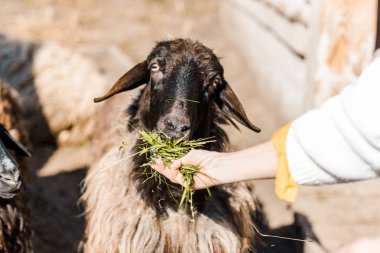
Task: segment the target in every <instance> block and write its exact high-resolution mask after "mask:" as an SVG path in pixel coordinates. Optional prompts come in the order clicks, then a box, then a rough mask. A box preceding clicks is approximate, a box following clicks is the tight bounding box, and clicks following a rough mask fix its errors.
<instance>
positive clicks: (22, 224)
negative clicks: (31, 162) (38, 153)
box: [0, 81, 33, 253]
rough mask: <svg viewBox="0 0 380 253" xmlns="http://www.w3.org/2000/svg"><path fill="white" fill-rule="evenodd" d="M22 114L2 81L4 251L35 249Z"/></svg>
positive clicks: (0, 237)
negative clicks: (29, 207) (22, 181)
mask: <svg viewBox="0 0 380 253" xmlns="http://www.w3.org/2000/svg"><path fill="white" fill-rule="evenodd" d="M20 117H21V113H20V107H19V105H18V101H17V98H16V96H15V94H14V91H12V90H11V88H10V87H8V86H6V85H5V84H4V83H3V82H1V81H0V252H6V253H8V252H9V253H16V252H17V253H20V252H21V253H24V252H28V253H29V252H33V249H32V241H31V231H30V228H29V211H28V208H27V198H26V193H25V189H24V187H21V185H22V183H21V178H23V179H24V180H26V179H27V171H26V162H25V159H24V158H23V156H30V153H29V151H28V150H27V149H26V148H25V147H24V146H23V145H22V144H21V143H26V142H27V137H26V133H25V131H24V128H23V125H22V122H21V118H20ZM7 129H8V130H9V132H8V130H7ZM10 133H12V134H13V136H14V137H12V135H11V134H10ZM16 139H17V140H16Z"/></svg>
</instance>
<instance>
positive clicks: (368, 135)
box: [286, 57, 380, 185]
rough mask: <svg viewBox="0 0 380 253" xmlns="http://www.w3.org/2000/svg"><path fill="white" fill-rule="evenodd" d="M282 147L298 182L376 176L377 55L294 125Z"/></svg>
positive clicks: (379, 160) (379, 135) (379, 149)
mask: <svg viewBox="0 0 380 253" xmlns="http://www.w3.org/2000/svg"><path fill="white" fill-rule="evenodd" d="M286 152H287V157H288V163H289V170H290V173H291V175H292V177H293V178H294V179H295V181H296V182H297V183H299V184H308V185H318V184H332V183H339V182H345V181H355V180H364V179H370V178H375V177H379V176H380V57H378V58H377V59H375V60H374V61H373V62H372V63H371V64H370V65H369V66H368V67H367V68H366V70H365V71H364V72H363V73H362V75H361V76H360V78H359V80H358V83H357V84H355V85H350V86H348V87H346V88H345V89H344V90H343V91H342V92H341V93H340V94H339V95H337V96H334V97H332V98H330V99H329V100H327V101H326V102H325V103H324V104H323V105H322V106H321V108H320V109H317V110H312V111H309V112H307V113H306V114H304V115H303V116H301V117H300V118H298V119H297V120H296V121H295V122H294V123H293V124H292V126H291V128H290V129H289V133H288V136H287V140H286Z"/></svg>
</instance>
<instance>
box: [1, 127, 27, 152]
mask: <svg viewBox="0 0 380 253" xmlns="http://www.w3.org/2000/svg"><path fill="white" fill-rule="evenodd" d="M0 140H1V141H2V142H3V143H4V146H5V147H7V148H9V149H12V150H14V151H15V152H16V153H17V154H18V155H22V156H32V154H31V153H30V152H29V150H28V149H27V148H26V147H25V146H24V145H22V144H21V143H19V142H18V141H16V140H15V139H14V138H13V137H12V135H11V134H10V133H9V132H8V130H7V129H6V128H5V127H4V126H3V125H2V124H0Z"/></svg>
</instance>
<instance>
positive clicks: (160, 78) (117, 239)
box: [82, 39, 260, 253]
mask: <svg viewBox="0 0 380 253" xmlns="http://www.w3.org/2000/svg"><path fill="white" fill-rule="evenodd" d="M143 84H146V86H144V87H143V89H142V91H141V94H140V95H139V96H138V98H137V99H135V101H134V102H133V103H132V104H131V105H130V106H129V108H128V110H127V111H126V112H124V114H123V115H122V116H121V119H120V121H121V122H120V123H121V129H122V130H121V131H122V135H123V136H124V138H127V139H128V141H129V143H130V145H129V146H128V147H127V148H126V149H124V150H123V151H122V152H119V151H118V149H119V146H120V143H121V141H122V140H123V137H122V136H120V134H119V133H118V131H120V128H119V126H120V125H118V124H116V123H115V121H116V119H114V120H112V122H106V123H104V122H101V123H100V124H99V125H98V126H99V131H101V132H102V131H104V129H103V128H102V127H100V125H101V124H103V125H104V124H105V125H107V124H108V125H110V126H112V125H113V126H114V127H113V129H112V130H111V131H110V132H109V133H107V134H106V135H105V136H103V137H100V140H99V142H98V143H94V144H93V146H94V147H95V148H96V149H97V150H98V153H97V154H96V158H95V160H94V163H93V164H92V166H91V167H90V169H89V172H88V175H87V177H86V179H85V184H84V192H83V196H82V201H83V202H84V204H85V214H86V220H87V227H86V230H85V236H84V240H83V248H84V251H85V252H87V253H90V252H91V253H96V252H99V253H100V252H101V253H107V252H109V253H111V252H112V253H114V252H123V253H124V252H141V253H142V252H163V253H169V252H177V253H179V252H186V253H191V252H202V253H204V252H230V253H232V252H234V253H235V252H249V251H252V252H256V250H258V249H259V248H260V243H259V240H258V238H257V236H256V233H255V230H254V227H253V226H252V224H253V223H254V222H257V221H256V220H260V218H259V217H260V210H259V208H258V207H259V206H258V205H257V202H256V200H255V193H254V191H253V188H252V186H251V185H250V184H249V183H238V184H231V185H225V186H218V187H212V188H211V189H210V191H211V196H209V195H208V194H207V191H206V190H198V191H196V192H195V194H194V205H195V207H196V210H197V212H196V216H195V223H192V222H191V218H192V217H191V215H190V214H189V213H185V212H183V211H178V203H176V202H175V201H174V200H173V198H172V197H171V194H172V195H173V196H174V197H176V198H178V197H179V196H180V195H181V188H180V187H179V186H173V187H175V189H173V190H172V191H171V193H169V191H168V190H167V189H166V188H165V187H163V186H161V187H158V186H157V182H156V181H155V180H154V179H151V180H150V179H148V180H147V178H146V177H145V176H144V175H142V173H141V167H140V166H141V165H142V164H143V163H144V162H146V160H145V159H146V158H145V157H143V156H133V157H131V155H132V154H135V153H136V152H137V151H138V148H137V147H136V145H135V144H138V130H140V129H147V130H157V131H158V132H163V133H165V134H167V135H168V136H170V137H173V138H180V137H183V136H186V138H190V139H198V138H205V137H210V136H213V137H215V139H216V142H214V143H209V144H207V146H206V147H205V148H206V149H208V150H215V151H222V150H224V149H225V146H226V145H227V142H228V138H227V136H226V134H225V132H224V131H223V129H222V128H221V126H222V125H224V124H228V123H232V124H234V123H233V122H232V119H235V120H236V121H238V122H240V123H241V124H243V125H244V126H246V127H248V128H250V129H252V130H254V131H256V132H258V131H259V129H258V128H257V127H255V126H254V125H253V124H252V123H251V122H250V121H249V120H248V118H247V116H246V114H245V112H244V109H243V107H242V105H241V103H240V102H239V100H238V98H237V97H236V95H235V94H234V92H233V91H232V89H231V87H230V86H229V84H228V83H227V81H226V80H225V79H224V76H223V67H222V66H221V64H220V63H219V60H218V58H217V57H216V56H215V54H214V53H213V52H212V50H210V49H209V48H207V47H205V46H203V45H202V44H201V43H199V42H194V41H192V40H190V39H176V40H171V41H163V42H159V43H158V44H157V45H156V47H155V48H154V49H153V50H152V52H151V53H150V54H149V56H148V57H147V60H145V61H143V62H141V63H139V64H137V65H136V66H135V67H133V68H132V69H131V70H129V71H128V72H127V73H126V74H124V75H123V76H122V77H121V78H120V79H119V80H118V81H117V82H116V84H115V85H114V86H113V87H112V89H111V90H110V91H109V92H108V93H107V94H106V95H104V96H103V97H101V98H97V99H95V101H96V102H99V101H103V100H105V99H108V98H110V97H112V96H113V95H115V94H118V93H120V92H123V91H127V90H131V89H135V88H137V87H139V86H141V85H143ZM115 99H117V98H115ZM194 101H196V102H194ZM110 102H113V101H110ZM118 103H120V100H118ZM124 103H126V101H124ZM114 109H115V108H114ZM108 113H110V114H111V115H112V113H113V112H111V111H108ZM106 117H107V118H108V119H109V118H110V116H109V115H107V116H106ZM116 125H117V126H116ZM99 150H100V151H99ZM231 169H234V168H231Z"/></svg>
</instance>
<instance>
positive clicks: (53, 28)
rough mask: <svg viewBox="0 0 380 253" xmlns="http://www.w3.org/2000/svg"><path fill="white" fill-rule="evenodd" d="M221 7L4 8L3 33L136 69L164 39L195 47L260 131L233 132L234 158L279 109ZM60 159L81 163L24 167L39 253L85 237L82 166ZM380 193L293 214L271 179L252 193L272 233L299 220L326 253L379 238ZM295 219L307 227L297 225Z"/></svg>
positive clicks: (320, 203) (39, 154)
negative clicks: (217, 64)
mask: <svg viewBox="0 0 380 253" xmlns="http://www.w3.org/2000/svg"><path fill="white" fill-rule="evenodd" d="M220 8H221V6H220V4H219V2H218V1H216V0H195V1H177V0H171V1H169V0H143V1H132V0H108V1H101V0H83V1H80V0H57V1H52V0H18V1H16V0H0V33H1V34H4V35H6V36H7V37H9V38H12V39H17V40H26V41H33V42H37V43H43V42H46V41H55V42H58V43H60V44H62V45H64V46H65V47H68V48H71V49H73V50H76V51H83V52H88V50H86V49H88V48H104V47H109V46H117V47H119V48H121V49H122V50H123V51H124V53H125V54H126V55H127V56H128V57H129V58H130V59H131V61H133V62H138V61H141V60H142V59H144V58H145V57H146V55H147V53H148V52H149V51H150V49H151V48H152V47H153V45H154V43H155V42H156V41H158V40H161V39H168V38H175V37H191V38H193V39H197V40H200V41H201V42H203V43H204V44H205V45H207V46H209V47H211V48H213V49H214V50H215V52H216V54H217V55H219V56H221V57H222V59H221V61H222V64H223V66H224V68H225V76H226V79H227V80H229V83H230V84H231V85H232V87H233V88H234V89H235V91H236V93H237V95H238V97H239V98H241V100H242V103H243V105H244V107H245V108H246V110H247V114H248V116H249V118H251V119H252V121H253V122H254V123H255V124H257V125H259V126H260V127H261V128H262V129H263V131H262V133H260V134H259V135H257V134H254V133H251V132H249V131H248V130H245V129H242V131H241V132H238V131H236V130H232V129H230V130H229V132H230V137H231V140H232V147H233V148H234V149H240V148H244V147H247V146H250V145H253V144H255V143H259V142H261V141H263V140H266V139H267V138H269V137H270V135H271V133H273V131H274V130H275V129H277V128H278V127H279V126H281V124H283V123H285V122H280V121H279V120H278V118H280V117H278V112H277V111H278V110H277V108H276V105H275V104H268V102H267V101H265V100H263V99H262V97H263V96H261V95H262V94H260V93H259V92H257V89H255V85H254V84H252V83H251V80H252V79H253V78H252V75H253V74H252V73H249V72H246V71H244V70H245V68H244V66H245V65H246V64H247V63H246V62H244V60H243V57H241V56H240V55H238V53H237V51H238V50H236V45H235V44H234V43H233V42H232V40H231V38H230V37H229V36H231V33H227V32H226V31H225V30H224V29H225V28H223V22H225V20H222V18H223V17H222V16H221V15H220V11H219V10H220ZM222 21H223V22H222ZM88 56H89V57H92V59H93V60H94V61H95V62H97V63H98V65H99V68H100V69H102V71H106V72H107V71H109V72H112V73H110V74H109V77H110V85H111V83H112V82H113V80H115V79H116V78H117V77H118V75H120V74H122V71H123V70H122V69H121V70H119V69H118V70H114V71H112V70H109V68H107V63H108V62H107V61H102V60H101V59H99V58H98V57H96V56H95V55H93V54H91V53H88ZM110 64H111V63H110ZM112 78H113V80H111V79H112ZM57 152H61V153H63V154H65V152H67V153H66V155H73V156H75V157H79V156H80V154H78V152H77V150H76V149H75V148H73V150H70V149H65V150H62V149H59V150H58V151H57V147H54V146H51V145H50V146H49V145H45V146H41V147H38V148H37V149H36V150H35V151H34V157H33V159H32V161H31V166H30V167H31V171H32V178H31V182H30V185H29V187H28V192H29V195H30V200H31V210H32V223H33V230H34V238H35V242H34V243H35V250H36V252H37V253H48V252H56V253H60V252H62V253H63V252H76V249H77V247H78V243H79V240H80V238H81V235H82V232H83V225H84V221H83V218H82V216H81V215H82V211H83V210H82V209H81V207H80V205H78V198H79V195H80V183H81V180H82V179H83V177H84V175H85V173H86V168H85V163H81V162H79V163H73V164H68V165H67V164H66V166H59V165H60V163H66V161H65V160H64V159H63V157H65V155H61V156H60V155H58V158H57V159H55V160H54V161H51V156H52V155H53V154H56V153H57ZM75 157H74V158H75ZM74 158H73V159H74ZM49 159H50V160H49ZM78 159H79V160H80V158H78ZM47 164H48V166H47ZM57 165H58V166H57ZM46 167H48V168H46ZM63 167H65V169H62V168H63ZM41 170H48V171H49V173H42V172H41ZM378 185H379V181H372V182H370V183H364V184H355V185H354V186H352V184H350V185H346V186H344V187H342V186H340V187H339V186H338V187H336V186H333V187H327V188H326V189H319V188H318V189H316V188H302V189H301V191H300V196H299V199H298V200H297V202H296V203H295V204H294V205H293V206H290V205H288V204H285V203H283V202H281V201H279V200H277V199H276V197H275V196H274V193H273V181H271V180H267V181H261V182H257V191H258V195H259V198H260V199H261V200H262V201H263V203H264V205H265V210H266V212H267V214H268V220H269V224H270V225H271V226H272V227H273V228H278V227H283V226H287V225H289V224H291V223H292V222H293V221H294V213H295V211H297V212H300V213H302V214H304V215H305V216H306V217H307V219H309V220H310V222H311V223H312V225H313V230H314V231H315V232H316V234H317V236H318V237H319V239H320V241H321V242H322V244H323V245H324V247H325V248H326V250H325V252H327V251H329V252H334V251H335V250H336V249H337V248H339V247H340V246H342V245H343V244H345V243H347V242H350V241H352V240H353V239H355V238H358V237H360V236H370V235H373V234H375V233H376V232H380V215H379V214H378V210H379V207H380V204H379V202H380V201H379V197H380V190H379V188H380V187H378ZM342 189H343V190H342ZM363 206H364V208H361V207H363ZM297 217H298V218H297V219H299V221H300V222H301V223H303V224H304V223H305V222H304V221H303V220H304V219H303V216H297ZM309 233H310V231H309ZM279 252H280V251H279ZM305 252H323V248H321V247H319V246H316V245H307V246H306V247H305ZM379 252H380V251H379ZM363 253H364V252H363Z"/></svg>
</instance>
